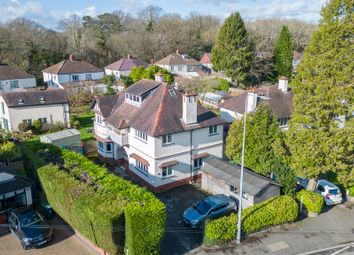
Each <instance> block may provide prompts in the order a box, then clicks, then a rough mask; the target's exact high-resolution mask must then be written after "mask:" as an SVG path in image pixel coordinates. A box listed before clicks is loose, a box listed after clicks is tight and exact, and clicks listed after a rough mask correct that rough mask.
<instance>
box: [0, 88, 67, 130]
mask: <svg viewBox="0 0 354 255" xmlns="http://www.w3.org/2000/svg"><path fill="white" fill-rule="evenodd" d="M34 120H40V121H41V122H42V123H43V124H54V123H56V122H61V123H63V124H64V125H65V126H68V124H69V99H68V97H67V95H66V92H65V91H64V90H61V89H49V90H43V91H42V90H29V91H18V92H4V93H1V94H0V128H2V129H4V130H6V131H9V132H11V131H17V130H18V125H19V124H20V123H22V122H27V123H29V124H32V123H33V121H34Z"/></svg>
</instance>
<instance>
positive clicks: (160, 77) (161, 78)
mask: <svg viewBox="0 0 354 255" xmlns="http://www.w3.org/2000/svg"><path fill="white" fill-rule="evenodd" d="M155 81H159V82H163V74H161V73H155Z"/></svg>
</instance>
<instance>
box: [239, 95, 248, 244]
mask: <svg viewBox="0 0 354 255" xmlns="http://www.w3.org/2000/svg"><path fill="white" fill-rule="evenodd" d="M247 98H248V94H247V95H246V100H245V112H244V115H243V136H242V159H241V175H240V193H239V194H240V195H239V199H238V218H237V236H236V243H237V244H240V243H241V217H242V196H243V169H244V167H245V140H246V119H247Z"/></svg>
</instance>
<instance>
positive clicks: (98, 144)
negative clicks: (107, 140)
mask: <svg viewBox="0 0 354 255" xmlns="http://www.w3.org/2000/svg"><path fill="white" fill-rule="evenodd" d="M97 147H98V149H99V150H101V151H103V148H104V145H103V142H101V141H97Z"/></svg>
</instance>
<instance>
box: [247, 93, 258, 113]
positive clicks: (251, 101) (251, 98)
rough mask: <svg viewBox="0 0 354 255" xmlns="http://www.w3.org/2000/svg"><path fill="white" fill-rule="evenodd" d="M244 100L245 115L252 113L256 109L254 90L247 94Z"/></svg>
mask: <svg viewBox="0 0 354 255" xmlns="http://www.w3.org/2000/svg"><path fill="white" fill-rule="evenodd" d="M246 100H247V102H246V113H249V112H253V111H254V110H255V109H256V107H257V92H256V91H255V90H251V91H249V92H247V96H246Z"/></svg>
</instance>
